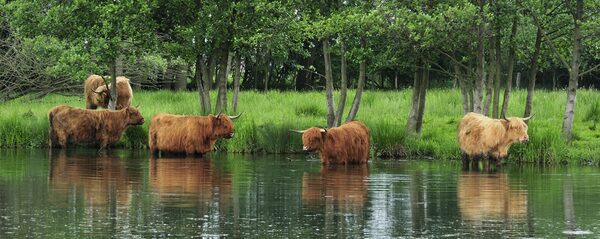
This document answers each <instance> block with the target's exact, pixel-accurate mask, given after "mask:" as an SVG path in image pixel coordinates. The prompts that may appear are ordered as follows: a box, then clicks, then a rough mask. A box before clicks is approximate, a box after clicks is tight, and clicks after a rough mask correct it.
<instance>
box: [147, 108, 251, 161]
mask: <svg viewBox="0 0 600 239" xmlns="http://www.w3.org/2000/svg"><path fill="white" fill-rule="evenodd" d="M240 115H241V114H240ZM240 115H237V116H231V117H230V116H227V115H224V114H221V113H219V114H218V115H217V116H214V115H208V116H183V115H172V114H157V115H155V116H154V117H153V118H152V121H151V122H150V130H149V131H150V132H149V135H148V137H149V139H148V141H149V142H148V144H149V145H150V151H151V152H152V153H153V154H157V153H158V152H166V153H186V154H187V155H193V154H206V153H208V152H210V151H211V150H212V149H213V147H214V145H215V143H216V142H217V140H218V139H222V138H226V139H229V138H232V137H233V134H234V129H233V121H232V120H233V119H236V118H238V117H239V116H240Z"/></svg>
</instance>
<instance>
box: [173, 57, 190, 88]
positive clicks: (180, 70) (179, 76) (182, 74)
mask: <svg viewBox="0 0 600 239" xmlns="http://www.w3.org/2000/svg"><path fill="white" fill-rule="evenodd" d="M176 67H177V72H176V73H175V79H176V81H175V87H173V88H174V89H175V90H176V91H181V90H185V89H186V88H187V67H186V66H185V65H184V64H181V65H177V66H176Z"/></svg>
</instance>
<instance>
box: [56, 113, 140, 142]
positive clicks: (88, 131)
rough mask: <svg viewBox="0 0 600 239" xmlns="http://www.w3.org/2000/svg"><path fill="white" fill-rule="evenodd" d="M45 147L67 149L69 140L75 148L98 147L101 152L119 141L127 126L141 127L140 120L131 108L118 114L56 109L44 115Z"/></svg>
mask: <svg viewBox="0 0 600 239" xmlns="http://www.w3.org/2000/svg"><path fill="white" fill-rule="evenodd" d="M48 121H49V125H50V129H49V132H48V133H49V135H48V138H49V146H50V147H56V146H60V147H62V148H66V147H67V143H68V141H69V140H71V141H73V142H74V143H77V144H93V143H99V144H100V148H101V149H103V148H105V147H106V146H107V145H109V144H113V143H115V142H117V141H118V140H119V138H121V135H122V134H123V132H124V131H125V129H127V127H128V126H129V125H141V124H143V123H144V117H142V114H141V113H140V112H139V111H138V110H137V109H135V108H132V107H128V108H125V109H122V110H116V111H112V110H101V111H95V110H87V109H80V108H75V107H71V106H66V105H60V106H56V107H54V108H52V109H51V110H50V111H48Z"/></svg>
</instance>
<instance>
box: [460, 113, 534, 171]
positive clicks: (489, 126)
mask: <svg viewBox="0 0 600 239" xmlns="http://www.w3.org/2000/svg"><path fill="white" fill-rule="evenodd" d="M531 117H532V116H530V117H527V118H518V117H510V118H504V119H491V118H488V117H486V116H484V115H481V114H477V113H472V112H471V113H468V114H466V115H465V116H464V117H463V118H462V120H461V121H460V124H459V126H458V143H459V145H460V150H461V151H462V152H463V164H464V165H467V164H468V162H469V161H470V160H472V161H473V163H477V159H478V158H479V157H490V159H492V160H495V161H496V163H499V162H500V160H501V159H503V158H504V157H506V156H507V155H508V149H509V148H510V146H511V145H512V144H514V143H524V142H527V141H528V140H529V135H528V134H527V129H528V126H527V123H525V122H527V121H528V120H529V119H530V118H531Z"/></svg>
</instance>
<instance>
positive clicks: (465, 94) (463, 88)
mask: <svg viewBox="0 0 600 239" xmlns="http://www.w3.org/2000/svg"><path fill="white" fill-rule="evenodd" d="M453 67H454V78H455V79H454V80H455V81H456V82H458V87H459V88H460V94H461V95H462V105H463V115H466V114H467V113H469V112H470V110H469V91H468V88H467V82H466V79H463V77H461V75H462V74H461V71H460V66H459V65H458V64H453Z"/></svg>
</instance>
